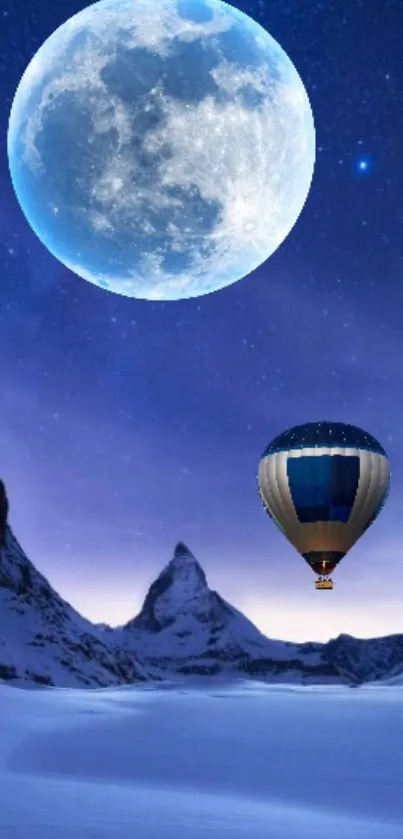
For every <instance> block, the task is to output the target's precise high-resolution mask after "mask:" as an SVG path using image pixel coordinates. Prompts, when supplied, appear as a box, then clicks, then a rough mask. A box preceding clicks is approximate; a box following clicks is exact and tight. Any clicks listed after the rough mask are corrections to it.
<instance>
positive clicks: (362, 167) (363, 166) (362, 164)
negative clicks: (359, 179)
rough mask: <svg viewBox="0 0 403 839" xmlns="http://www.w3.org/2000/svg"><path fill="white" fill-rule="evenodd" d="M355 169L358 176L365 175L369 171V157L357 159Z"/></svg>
mask: <svg viewBox="0 0 403 839" xmlns="http://www.w3.org/2000/svg"><path fill="white" fill-rule="evenodd" d="M355 168H356V170H357V172H358V173H359V174H360V175H367V174H368V173H369V172H370V170H371V160H370V158H369V157H359V158H358V160H356V163H355Z"/></svg>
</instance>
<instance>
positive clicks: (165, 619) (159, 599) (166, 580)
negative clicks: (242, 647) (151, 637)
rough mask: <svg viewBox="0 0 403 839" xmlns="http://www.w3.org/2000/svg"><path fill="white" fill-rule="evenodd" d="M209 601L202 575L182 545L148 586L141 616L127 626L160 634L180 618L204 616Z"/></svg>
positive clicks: (204, 577)
mask: <svg viewBox="0 0 403 839" xmlns="http://www.w3.org/2000/svg"><path fill="white" fill-rule="evenodd" d="M209 598H210V590H209V588H208V586H207V580H206V575H205V573H204V571H203V568H202V567H201V565H199V563H198V561H197V559H196V558H195V556H194V555H193V554H192V552H191V551H190V550H189V548H188V547H187V545H185V544H184V542H178V543H177V545H176V547H175V550H174V555H173V557H172V559H171V560H170V562H168V565H166V566H165V568H164V569H163V570H162V571H161V573H160V574H159V576H158V577H157V579H156V580H155V581H154V582H153V583H152V584H151V586H150V588H149V590H148V593H147V596H146V598H145V600H144V603H143V606H142V609H141V612H140V614H139V615H137V617H136V618H134V620H133V621H130V624H127V626H130V627H133V628H135V629H146V630H148V631H149V632H160V631H161V630H162V629H165V628H166V627H167V626H170V625H171V624H173V623H174V622H175V621H176V620H177V618H178V617H179V616H180V615H184V614H193V615H198V614H199V613H200V611H201V612H204V611H205V609H206V607H207V602H208V601H209Z"/></svg>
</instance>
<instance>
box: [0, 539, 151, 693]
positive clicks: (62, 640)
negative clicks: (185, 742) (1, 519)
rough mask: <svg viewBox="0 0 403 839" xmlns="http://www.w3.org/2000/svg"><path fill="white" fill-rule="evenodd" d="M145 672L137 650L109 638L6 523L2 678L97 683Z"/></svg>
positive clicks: (0, 601) (0, 597)
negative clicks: (60, 591) (123, 647)
mask: <svg viewBox="0 0 403 839" xmlns="http://www.w3.org/2000/svg"><path fill="white" fill-rule="evenodd" d="M145 675H146V674H145V670H144V668H143V666H142V665H141V664H140V663H139V662H137V661H136V659H135V657H134V656H133V655H131V656H127V654H126V653H125V652H124V651H122V650H117V649H114V648H113V647H111V646H110V645H108V644H106V643H105V641H104V639H103V638H102V635H101V633H100V631H99V630H97V629H96V627H94V626H93V625H92V624H91V623H90V622H89V621H86V620H85V619H84V618H82V617H81V616H80V615H79V614H78V612H76V611H75V610H74V609H72V607H71V606H69V605H68V603H66V602H65V601H64V600H63V599H62V598H61V597H60V596H59V595H58V594H57V592H55V591H54V589H53V588H52V587H51V586H50V585H49V583H48V581H47V580H46V579H45V578H44V577H43V576H42V574H40V573H39V572H38V571H37V570H36V568H35V567H34V565H33V564H32V562H30V560H29V559H28V558H27V557H26V556H25V554H24V552H23V550H22V548H21V547H20V545H19V544H18V542H17V540H16V538H15V536H14V535H13V533H12V531H11V529H10V528H9V527H8V526H6V528H5V541H4V545H3V547H2V548H1V550H0V678H3V679H19V680H26V681H30V682H37V683H39V684H48V685H52V684H55V685H63V686H68V687H97V686H106V685H118V684H122V683H124V682H133V681H136V680H138V679H143V678H145Z"/></svg>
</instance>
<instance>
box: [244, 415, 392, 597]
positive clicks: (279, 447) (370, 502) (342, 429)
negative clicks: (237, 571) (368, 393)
mask: <svg viewBox="0 0 403 839" xmlns="http://www.w3.org/2000/svg"><path fill="white" fill-rule="evenodd" d="M258 482H259V492H260V496H261V499H262V502H263V505H264V507H265V508H266V511H267V513H268V514H269V516H270V517H271V518H272V519H273V521H274V522H275V524H276V525H277V526H278V527H279V528H280V530H282V532H283V533H284V535H285V536H286V538H287V539H288V540H289V541H290V542H291V544H292V545H294V547H295V548H296V549H297V551H298V552H299V553H300V554H301V556H303V558H304V559H305V561H306V562H307V563H308V565H310V567H311V568H312V570H313V571H314V573H315V574H316V575H317V576H318V577H319V579H317V580H316V581H315V587H316V588H317V589H325V590H326V589H332V588H333V582H332V580H331V578H330V576H329V575H330V574H331V573H332V572H333V571H334V569H335V568H336V566H337V565H338V563H339V562H340V560H341V559H343V557H344V556H345V555H346V553H347V551H349V550H350V548H351V547H352V546H353V545H354V544H355V542H356V541H357V540H358V539H359V538H360V536H362V534H363V533H364V532H365V531H366V530H367V529H368V527H369V526H370V525H371V524H372V522H373V521H374V520H375V519H376V517H377V516H378V514H379V513H380V511H381V509H382V507H383V505H384V503H385V501H386V498H387V495H388V491H389V482H390V467H389V461H388V458H387V456H386V453H385V451H384V449H383V448H382V446H381V445H380V443H378V441H377V440H376V439H375V437H372V435H371V434H368V433H367V432H366V431H362V430H361V429H360V428H356V426H354V425H346V424H345V423H342V422H309V423H306V425H296V426H294V427H293V428H289V429H288V430H287V431H285V432H284V433H283V434H280V435H279V436H278V437H276V438H275V439H274V440H273V442H272V443H270V444H269V445H268V446H267V448H266V449H265V451H264V452H263V455H262V457H261V460H260V464H259V476H258Z"/></svg>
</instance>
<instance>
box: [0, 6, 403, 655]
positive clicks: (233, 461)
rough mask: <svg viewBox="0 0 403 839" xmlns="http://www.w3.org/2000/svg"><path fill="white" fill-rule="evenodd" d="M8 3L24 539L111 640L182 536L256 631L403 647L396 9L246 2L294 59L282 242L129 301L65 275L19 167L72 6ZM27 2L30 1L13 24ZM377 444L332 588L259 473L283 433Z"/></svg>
mask: <svg viewBox="0 0 403 839" xmlns="http://www.w3.org/2000/svg"><path fill="white" fill-rule="evenodd" d="M22 5H23V7H24V13H23V14H21V8H20V6H21V4H15V2H14V0H6V2H5V5H4V3H3V6H2V8H3V9H4V11H2V12H1V33H2V41H3V44H4V46H3V49H2V52H1V55H0V107H1V131H0V144H1V148H0V188H1V200H0V254H1V256H0V265H1V305H0V376H1V383H2V387H1V402H0V464H1V466H0V473H1V477H2V478H3V480H4V481H5V483H6V487H7V489H8V494H9V498H10V522H11V525H12V527H13V529H14V530H15V533H16V535H17V538H18V539H19V541H20V542H21V544H22V546H23V547H24V549H25V550H26V552H27V554H28V556H29V557H30V559H32V561H33V562H34V563H35V564H36V566H37V567H38V569H39V570H40V571H41V572H42V573H43V574H44V575H45V576H46V577H48V579H49V580H50V582H51V583H52V585H53V586H54V587H55V588H56V589H57V590H58V591H59V592H60V593H61V594H62V596H63V597H65V598H66V599H67V600H69V602H71V603H72V605H74V606H75V608H77V609H78V610H79V611H80V612H81V613H82V614H84V615H85V616H86V617H88V618H90V619H92V620H94V621H105V622H109V623H111V624H113V625H114V624H120V623H123V622H124V621H125V620H127V619H129V618H130V617H132V616H133V615H134V614H135V613H136V612H137V611H138V610H139V608H140V606H141V603H142V600H143V597H144V595H145V592H146V589H147V587H148V585H149V584H150V583H151V582H152V580H153V579H154V578H155V576H156V575H157V574H158V573H159V571H160V570H161V568H162V567H163V566H164V565H165V564H166V563H167V562H168V561H169V559H170V558H171V556H172V552H173V548H174V545H175V543H176V542H177V541H179V540H180V539H181V540H184V541H185V542H186V543H187V544H188V545H189V547H190V548H191V549H192V551H193V552H194V553H195V555H196V556H197V558H198V559H199V561H200V562H201V564H202V566H203V567H204V569H205V571H206V573H207V577H208V581H209V584H210V586H211V587H212V588H215V589H217V590H218V591H219V592H220V593H221V595H222V596H223V597H225V598H226V599H227V600H229V601H230V602H231V603H233V604H234V605H235V606H237V608H239V609H241V610H242V611H244V612H245V613H246V614H247V615H248V617H249V618H251V619H252V620H253V621H254V622H255V623H256V624H257V625H258V627H259V628H260V629H261V630H262V631H264V632H265V633H266V634H268V635H270V636H271V637H275V638H284V639H290V640H326V639H328V638H329V637H334V636H335V635H337V634H339V633H340V632H347V633H351V634H354V635H357V636H359V637H368V636H374V635H386V634H388V633H393V632H403V618H402V613H401V590H402V585H403V562H402V556H403V544H402V542H403V538H402V535H401V520H402V512H403V504H402V502H403V481H402V468H403V446H402V441H403V430H402V418H403V286H402V281H401V278H402V271H403V246H402V244H399V242H400V243H401V242H402V241H403V239H402V229H403V202H402V195H403V162H402V157H401V155H402V148H403V121H402V118H401V115H402V108H403V92H402V91H403V67H402V62H401V42H400V36H401V31H402V25H403V7H402V4H401V0H384V2H383V3H379V4H375V3H371V2H368V0H354V3H352V2H351V0H324V2H314V0H259V1H258V2H256V0H255V2H246V0H238V2H237V3H236V4H234V5H237V6H238V7H239V8H240V9H241V11H243V12H246V13H247V14H249V15H251V16H252V17H254V18H255V20H256V21H258V22H259V23H260V24H261V25H263V26H264V27H265V28H266V29H267V30H268V31H269V32H270V33H271V34H272V35H273V37H274V38H276V40H278V41H279V43H280V44H281V45H282V46H283V48H284V49H285V50H286V52H287V53H288V54H289V56H290V58H291V59H292V61H293V62H294V64H295V65H296V67H297V69H298V71H299V73H300V75H301V76H302V79H303V81H304V83H305V86H306V88H307V91H308V93H309V96H310V100H311V105H312V109H313V113H314V118H315V124H316V132H317V163H316V169H315V174H314V179H313V184H312V188H311V192H310V195H309V197H308V200H307V203H306V205H305V208H304V210H303V212H302V214H301V216H300V218H299V220H298V222H297V224H296V226H295V227H294V229H293V231H292V232H291V234H290V236H289V237H288V239H287V240H286V242H285V243H284V244H283V245H282V246H281V247H280V248H279V250H278V251H277V252H276V253H275V254H274V255H273V256H272V257H271V259H270V260H269V261H268V262H266V263H265V264H264V265H262V266H261V267H260V268H259V269H258V270H256V271H255V272H254V273H253V274H251V275H250V276H249V277H247V278H245V279H244V280H242V281H240V282H238V283H236V284H234V285H233V286H231V287H229V288H227V289H225V290H223V291H220V292H217V293H214V294H211V295H207V296H205V297H200V298H195V299H193V300H185V301H176V302H167V303H162V302H156V303H151V302H148V301H141V300H133V299H127V298H124V297H119V296H117V295H113V294H110V293H108V292H105V291H103V290H101V289H98V288H96V287H95V286H92V285H91V284H89V283H88V282H86V281H84V280H82V279H80V278H79V277H77V276H75V275H74V274H72V273H71V272H69V271H68V270H67V269H65V268H64V267H63V266H62V265H61V264H60V263H58V261H57V260H56V259H55V258H54V257H52V256H51V254H50V253H48V251H47V250H46V249H45V247H44V246H43V245H42V244H41V243H40V241H39V240H38V239H37V238H36V236H35V234H34V233H33V232H32V231H31V229H30V227H29V225H28V223H27V221H26V220H25V218H24V216H23V214H22V211H21V209H20V207H19V205H18V203H17V200H16V198H15V195H14V192H13V188H12V185H11V182H10V178H9V173H8V163H7V155H6V132H7V123H8V115H9V111H10V107H11V103H12V99H13V95H14V92H15V89H16V86H17V84H18V82H19V80H20V78H21V75H22V73H23V72H24V70H25V67H26V65H27V63H28V62H29V60H30V59H31V57H32V56H33V54H34V53H35V52H36V50H37V49H38V48H39V46H40V45H41V44H42V43H43V41H44V40H45V39H46V38H47V37H48V36H49V35H50V34H51V33H52V32H53V31H54V30H55V29H56V28H57V26H59V25H60V24H62V23H63V22H64V21H65V20H66V19H67V18H68V17H70V16H71V15H73V14H75V13H76V12H77V11H79V10H80V9H81V8H82V7H83V5H82V2H80V0H54V2H52V3H49V2H48V0H32V2H30V3H28V0H23V4H22ZM17 7H18V8H17ZM319 419H330V420H335V421H342V422H350V423H353V424H356V425H359V426H361V427H363V428H365V429H366V430H368V431H369V432H370V433H371V434H373V435H375V437H377V438H378V439H379V440H380V442H381V443H382V444H383V446H384V447H385V448H386V450H387V453H388V455H389V457H390V460H391V468H392V487H391V493H390V497H389V500H388V503H387V505H386V507H385V509H384V511H383V512H382V515H381V516H380V517H379V518H378V520H377V521H376V522H375V524H374V525H373V526H372V527H371V528H370V529H369V530H368V531H367V533H366V534H365V535H364V537H363V538H362V540H361V542H360V543H359V544H358V545H357V546H355V547H354V548H353V550H352V551H351V554H350V555H349V556H347V557H346V558H345V560H344V561H343V563H341V565H340V566H339V568H338V569H337V571H336V572H335V575H334V580H335V589H334V591H333V592H332V593H328V592H326V593H324V592H316V591H315V590H314V579H315V578H314V575H313V574H312V572H311V571H310V569H309V568H308V566H307V565H306V564H305V562H304V561H303V560H302V559H301V558H300V557H298V554H297V553H296V552H295V551H294V549H293V548H292V547H291V546H290V545H289V544H288V543H287V541H286V540H285V539H284V537H283V536H282V534H281V533H280V532H279V531H278V530H277V529H276V528H275V526H274V525H273V524H272V522H271V521H270V519H269V518H268V517H267V516H266V515H265V513H264V511H263V508H262V506H261V504H260V500H259V497H258V494H257V486H256V473H257V464H258V461H259V458H260V455H261V453H262V451H263V449H264V448H265V446H266V444H267V443H268V442H269V441H270V440H271V439H272V438H273V437H275V436H276V435H277V434H279V433H280V432H281V431H283V430H284V429H285V428H287V427H288V426H290V425H294V424H297V423H303V422H309V421H316V420H319Z"/></svg>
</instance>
